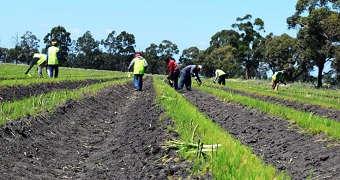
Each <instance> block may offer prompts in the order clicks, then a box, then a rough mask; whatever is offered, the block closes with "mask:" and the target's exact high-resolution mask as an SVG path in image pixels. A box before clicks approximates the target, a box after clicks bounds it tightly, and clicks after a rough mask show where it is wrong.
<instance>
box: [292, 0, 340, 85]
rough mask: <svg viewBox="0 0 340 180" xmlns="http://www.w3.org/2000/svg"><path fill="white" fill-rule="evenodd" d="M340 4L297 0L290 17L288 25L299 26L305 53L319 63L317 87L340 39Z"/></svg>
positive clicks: (299, 37)
mask: <svg viewBox="0 0 340 180" xmlns="http://www.w3.org/2000/svg"><path fill="white" fill-rule="evenodd" d="M339 5H340V4H339V1H338V0H298V2H297V4H296V6H295V7H296V8H295V9H296V12H295V14H294V15H292V16H290V17H288V18H287V23H288V26H289V28H295V29H299V31H298V35H297V38H298V41H299V45H300V47H301V48H302V49H303V50H304V51H303V54H302V56H303V57H304V58H305V59H310V60H312V62H313V64H314V65H315V66H317V67H318V77H317V87H318V88H320V87H322V78H323V70H324V67H325V64H326V62H328V61H332V60H333V59H334V56H335V54H336V52H335V50H336V48H335V45H336V44H339V42H340V40H339V13H338V11H339V10H340V6H339ZM304 15H305V16H304Z"/></svg>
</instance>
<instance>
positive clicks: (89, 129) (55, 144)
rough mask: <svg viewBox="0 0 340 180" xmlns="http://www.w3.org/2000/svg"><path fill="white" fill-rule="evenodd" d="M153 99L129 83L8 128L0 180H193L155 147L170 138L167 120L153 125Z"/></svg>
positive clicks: (148, 86)
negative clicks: (165, 159) (135, 89)
mask: <svg viewBox="0 0 340 180" xmlns="http://www.w3.org/2000/svg"><path fill="white" fill-rule="evenodd" d="M154 99H155V93H154V89H153V87H152V79H151V78H148V79H146V81H145V91H142V92H134V91H133V85H132V83H128V84H125V85H117V86H111V87H109V88H106V89H105V90H103V91H102V92H101V93H99V94H98V95H96V96H95V97H87V98H85V100H82V101H69V102H68V103H67V104H66V105H65V106H63V107H59V108H58V110H57V111H56V112H55V113H54V114H53V115H41V116H39V117H36V118H34V119H29V120H20V121H15V122H12V123H8V124H7V125H6V126H4V127H3V128H2V129H1V132H0V143H1V146H0V177H1V179H8V180H9V179H11V180H12V179H48V180H51V179H91V180H92V179H167V177H172V178H174V179H179V178H183V179H185V178H191V179H195V177H194V176H191V175H190V173H189V171H187V169H188V168H189V169H190V168H191V165H190V164H188V163H186V162H185V161H184V160H183V159H181V158H178V156H177V154H176V153H174V152H166V151H165V150H164V149H163V148H161V147H160V146H161V145H162V144H164V143H165V142H166V141H167V140H168V139H169V138H170V137H172V136H175V135H176V134H175V133H169V132H168V131H167V130H166V127H167V126H168V125H169V126H171V125H172V124H171V121H170V120H169V119H166V118H163V119H162V121H160V120H159V119H160V115H161V114H162V112H163V110H162V108H161V107H160V106H159V105H158V104H155V103H154ZM165 157H168V161H167V163H165V162H163V160H164V158H165ZM175 158H177V160H176V162H175V161H174V159H175Z"/></svg>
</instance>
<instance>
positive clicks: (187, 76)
mask: <svg viewBox="0 0 340 180" xmlns="http://www.w3.org/2000/svg"><path fill="white" fill-rule="evenodd" d="M201 69H202V66H201V65H189V66H186V67H185V68H183V69H182V70H181V75H180V79H179V85H178V89H179V90H181V89H183V86H184V85H185V87H186V89H187V90H188V91H191V77H194V78H195V80H196V81H197V82H198V85H201V84H202V81H201V79H200V77H199V76H198V73H199V72H200V70H201Z"/></svg>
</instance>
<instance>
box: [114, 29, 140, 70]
mask: <svg viewBox="0 0 340 180" xmlns="http://www.w3.org/2000/svg"><path fill="white" fill-rule="evenodd" d="M135 44H136V40H135V36H134V35H133V34H129V33H127V32H126V31H122V32H121V33H120V34H119V35H118V36H117V37H116V47H117V55H118V57H117V60H118V61H117V65H118V66H117V67H116V70H120V71H125V70H126V69H127V67H128V65H129V63H130V61H131V60H132V59H133V55H134V53H135V47H136V45H135Z"/></svg>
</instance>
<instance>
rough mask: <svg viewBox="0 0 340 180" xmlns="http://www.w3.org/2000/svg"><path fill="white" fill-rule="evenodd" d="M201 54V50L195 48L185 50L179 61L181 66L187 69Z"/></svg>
mask: <svg viewBox="0 0 340 180" xmlns="http://www.w3.org/2000/svg"><path fill="white" fill-rule="evenodd" d="M199 53H200V50H199V49H198V48H197V47H195V46H193V47H189V48H186V49H184V50H183V51H182V55H181V56H180V57H179V60H178V61H179V64H180V66H181V67H185V66H187V65H191V64H192V60H193V59H197V57H198V54H199Z"/></svg>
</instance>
